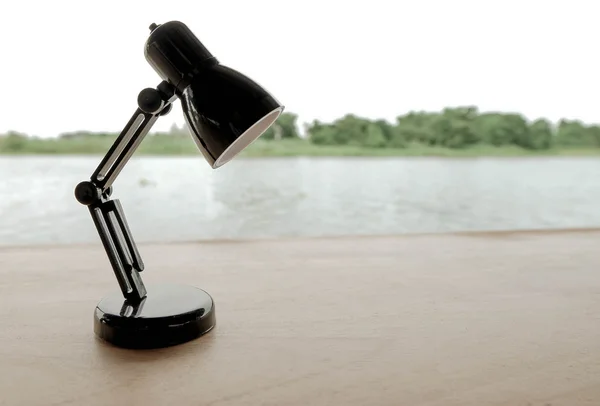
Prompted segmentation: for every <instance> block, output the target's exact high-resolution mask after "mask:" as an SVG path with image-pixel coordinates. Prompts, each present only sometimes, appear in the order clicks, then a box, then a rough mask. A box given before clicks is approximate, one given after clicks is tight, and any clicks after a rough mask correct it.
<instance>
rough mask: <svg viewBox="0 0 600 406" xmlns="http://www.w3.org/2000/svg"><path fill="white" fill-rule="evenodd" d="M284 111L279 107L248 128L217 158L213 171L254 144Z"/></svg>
mask: <svg viewBox="0 0 600 406" xmlns="http://www.w3.org/2000/svg"><path fill="white" fill-rule="evenodd" d="M282 111H283V107H278V108H276V109H275V110H273V111H272V112H270V113H269V114H267V115H266V116H264V117H263V118H261V119H260V120H258V121H257V122H256V123H254V124H253V125H252V126H251V127H250V128H248V129H247V130H246V131H244V133H243V134H242V135H240V136H239V137H238V138H237V139H236V140H235V141H233V142H232V143H231V145H230V146H228V147H227V149H226V150H225V151H223V153H222V154H221V156H220V157H218V158H217V160H216V161H215V163H214V165H213V169H216V168H218V167H219V166H222V165H225V164H226V163H227V162H229V161H231V160H232V159H233V158H234V157H235V156H236V155H237V154H239V153H240V152H242V150H243V149H244V148H246V147H247V146H248V145H250V144H252V143H253V142H254V140H256V139H257V138H258V137H260V136H261V135H262V133H264V132H265V131H266V130H267V128H269V126H270V125H271V124H273V123H274V122H275V120H277V118H278V117H279V115H280V114H281V112H282Z"/></svg>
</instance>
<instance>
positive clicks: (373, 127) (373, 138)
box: [363, 123, 388, 148]
mask: <svg viewBox="0 0 600 406" xmlns="http://www.w3.org/2000/svg"><path fill="white" fill-rule="evenodd" d="M387 143H388V141H387V140H386V138H385V135H384V133H383V130H382V129H381V127H380V126H379V125H377V124H376V123H371V124H369V126H368V127H367V135H366V137H365V139H364V142H363V146H365V147H369V148H383V147H385V146H386V144H387Z"/></svg>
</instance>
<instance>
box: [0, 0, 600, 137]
mask: <svg viewBox="0 0 600 406" xmlns="http://www.w3.org/2000/svg"><path fill="white" fill-rule="evenodd" d="M596 3H597V2H595V1H592V0H569V1H561V0H552V1H542V0H539V1H536V0H521V1H516V0H502V1H496V0H437V1H435V0H419V1H416V0H410V1H404V0H369V1H363V0H352V1H335V0H320V1H313V0H303V1H297V0H287V1H282V0H279V1H275V0H252V1H250V0H218V1H216V0H211V1H208V0H195V1H183V0H162V1H155V0H145V1H124V0H121V1H118V2H117V1H115V0H103V1H97V2H88V1H82V0H78V1H67V0H53V1H48V0H40V1H31V0H19V1H15V0H12V1H10V0H8V1H2V2H1V5H0V46H1V49H2V54H1V60H0V76H2V78H3V83H2V86H1V87H0V95H1V97H0V133H2V132H6V131H9V130H13V131H19V132H24V133H28V134H31V135H36V136H41V137H53V136H56V135H58V134H60V133H62V132H70V131H78V130H86V131H110V132H119V131H121V129H122V128H123V126H124V125H125V124H126V123H127V121H128V120H129V118H130V117H131V115H132V114H133V113H134V111H135V109H136V108H137V103H136V99H137V94H138V93H139V91H140V90H142V89H143V88H146V87H154V86H156V85H157V84H158V83H159V82H160V78H159V77H158V75H157V74H156V73H155V72H154V71H153V70H152V68H151V67H150V65H149V64H148V63H147V62H146V60H145V58H144V54H143V47H144V42H145V41H146V38H147V36H148V34H149V29H148V27H149V25H150V24H151V23H157V24H160V23H163V22H166V21H170V20H179V21H182V22H183V23H185V24H186V25H188V27H189V28H190V29H191V30H192V31H193V32H194V33H195V34H196V35H197V36H198V38H199V39H200V40H201V41H202V42H203V43H204V45H205V46H206V47H207V48H208V49H209V50H210V51H211V52H212V53H213V55H214V56H216V57H217V58H218V59H219V61H220V62H221V63H222V64H224V65H227V66H230V67H232V68H234V69H236V70H239V71H240V72H242V73H244V74H246V75H247V76H249V77H251V78H252V79H254V80H256V81H257V82H258V83H260V84H261V85H263V86H264V87H265V88H266V89H267V90H269V91H270V92H271V93H272V94H273V95H274V96H275V97H276V98H277V99H278V100H279V101H280V102H281V103H283V104H284V105H285V107H286V111H288V112H292V113H295V114H297V115H298V117H299V118H298V120H299V125H300V126H302V123H304V122H310V121H312V120H314V119H318V120H321V121H333V120H335V119H337V118H339V117H342V116H343V115H345V114H347V113H353V114H356V115H359V116H363V117H368V118H373V119H374V118H383V119H387V120H390V121H392V120H394V119H395V117H397V116H398V115H401V114H404V113H406V112H408V111H411V110H439V109H442V108H444V107H446V106H459V105H474V106H477V107H479V108H480V109H481V110H482V111H492V110H494V111H511V112H520V113H522V114H524V115H525V116H526V117H528V118H529V119H535V118H538V117H546V118H548V119H550V120H552V121H554V122H555V121H557V120H558V119H560V118H563V117H564V118H570V119H580V120H583V121H585V122H588V123H592V122H593V123H597V122H600V103H598V95H600V57H599V55H600V52H599V50H598V40H599V38H600V24H598V19H597V16H598V13H599V12H600V4H596ZM183 122H184V119H183V116H182V114H181V107H180V105H179V102H176V103H175V106H174V109H173V111H172V112H171V113H170V114H169V115H167V116H165V117H162V118H161V119H159V120H158V121H157V123H156V124H155V126H154V128H153V129H152V131H163V130H168V129H169V128H170V127H171V125H172V124H173V123H176V124H178V125H180V126H181V125H182V124H183Z"/></svg>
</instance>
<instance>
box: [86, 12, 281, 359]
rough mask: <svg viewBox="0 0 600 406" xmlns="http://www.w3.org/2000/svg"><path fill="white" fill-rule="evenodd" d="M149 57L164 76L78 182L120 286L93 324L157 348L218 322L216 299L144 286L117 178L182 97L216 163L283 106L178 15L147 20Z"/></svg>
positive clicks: (113, 339)
mask: <svg viewBox="0 0 600 406" xmlns="http://www.w3.org/2000/svg"><path fill="white" fill-rule="evenodd" d="M150 31H151V33H150V36H149V38H148V39H147V41H146V44H145V49H144V54H145V56H146V60H147V61H148V62H149V63H150V65H151V66H152V67H153V68H154V70H155V71H156V72H157V73H158V74H159V75H160V77H161V78H162V79H163V81H162V82H161V83H160V84H159V85H158V86H157V87H156V89H152V88H147V89H144V90H142V91H141V92H140V93H139V95H138V109H137V110H136V112H135V113H134V114H133V116H132V117H131V119H130V120H129V122H128V123H127V125H126V126H125V128H124V129H123V131H122V132H121V134H120V135H119V136H118V138H117V139H116V141H115V142H114V144H113V145H112V146H111V147H110V149H109V151H108V153H107V154H106V156H105V157H104V159H102V162H100V165H99V166H98V168H96V170H95V171H94V173H93V174H92V176H91V179H90V181H85V182H81V183H79V184H78V185H77V187H76V188H75V197H76V198H77V200H78V201H79V202H80V203H81V204H84V205H86V206H88V208H89V210H90V213H91V215H92V219H93V220H94V224H95V226H96V229H97V230H98V233H99V234H100V239H101V241H102V244H103V245H104V249H105V250H106V253H107V255H108V258H109V260H110V263H111V265H112V268H113V271H114V273H115V275H116V277H117V280H118V282H119V285H120V287H121V292H117V293H115V294H113V295H110V296H107V297H105V298H104V299H102V300H101V301H100V303H98V305H97V307H96V309H95V314H94V331H95V333H96V335H97V336H98V337H100V338H101V339H103V340H105V341H108V342H110V343H112V344H114V345H116V346H120V347H125V348H158V347H166V346H169V345H175V344H180V343H183V342H186V341H190V340H193V339H195V338H197V337H199V336H201V335H202V334H205V333H207V332H209V331H210V330H212V328H213V327H214V326H215V320H216V319H215V305H214V302H213V299H212V297H211V296H210V295H209V294H208V293H206V292H205V291H203V290H200V289H197V288H195V287H190V286H178V285H168V286H155V287H152V288H150V289H149V290H148V292H147V291H146V287H145V286H144V283H143V282H142V278H141V276H140V272H142V271H143V270H144V263H143V262H142V258H141V257H140V253H139V251H138V249H137V247H136V245H135V242H134V240H133V236H132V234H131V231H130V229H129V227H128V225H127V221H126V220H125V215H124V213H123V208H122V207H121V203H120V202H119V201H118V200H111V199H110V196H111V194H112V184H113V183H114V181H115V179H116V178H117V176H118V175H119V173H120V172H121V170H122V169H123V167H124V166H125V164H126V163H127V161H128V160H129V159H130V158H131V156H132V155H133V153H134V152H135V150H136V148H137V147H138V146H139V144H140V143H141V142H142V140H143V138H144V136H145V135H146V134H147V133H148V131H149V130H150V128H151V127H152V125H153V124H154V122H155V121H156V120H157V119H158V118H159V117H160V116H164V115H165V114H167V113H169V111H170V110H171V107H172V104H171V103H173V102H174V101H175V100H176V99H177V98H179V99H180V100H181V104H182V107H183V112H184V115H185V119H186V122H187V124H188V127H189V129H190V132H191V135H192V138H193V140H194V141H195V143H196V145H197V146H198V148H199V149H200V151H201V152H202V154H203V155H204V158H205V159H206V160H207V161H208V163H209V164H210V165H211V167H212V168H213V169H216V168H218V167H220V166H222V165H224V164H226V163H227V162H229V161H230V160H231V159H233V158H234V157H235V156H236V155H237V154H238V153H239V152H240V151H241V150H243V149H244V148H245V147H247V146H248V145H249V144H250V143H251V142H252V141H254V140H255V139H257V138H258V137H259V136H260V135H262V134H263V133H264V132H265V131H266V130H267V128H269V127H270V126H271V125H272V124H273V123H274V122H275V120H277V118H278V117H279V115H280V114H281V112H282V111H283V109H284V107H283V106H282V105H281V104H280V103H279V102H278V101H277V100H276V99H275V98H274V97H273V96H271V95H270V94H269V93H268V92H267V91H266V90H265V89H263V88H262V87H261V86H259V85H258V84H256V83H255V82H253V81H252V80H251V79H249V78H247V77H246V76H244V75H242V74H241V73H239V72H237V71H235V70H233V69H231V68H228V67H226V66H223V65H221V64H219V62H218V61H217V59H216V58H215V57H214V56H212V54H211V53H210V52H209V51H208V50H207V49H206V48H205V47H204V45H202V43H201V42H200V41H199V40H198V38H196V36H195V35H194V34H193V33H192V32H191V31H190V30H189V28H188V27H187V26H185V25H184V24H183V23H181V22H179V21H171V22H168V23H165V24H161V25H156V24H152V25H151V26H150Z"/></svg>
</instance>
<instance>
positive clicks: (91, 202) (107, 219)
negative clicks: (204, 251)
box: [75, 82, 176, 305]
mask: <svg viewBox="0 0 600 406" xmlns="http://www.w3.org/2000/svg"><path fill="white" fill-rule="evenodd" d="M175 98H176V96H175V92H174V88H173V87H172V86H171V85H169V84H168V83H167V82H162V83H161V84H159V85H158V86H157V88H156V89H151V88H147V89H144V90H142V91H141V92H140V94H139V95H138V109H137V110H136V111H135V113H134V114H133V116H132V117H131V119H130V120H129V122H128V123H127V124H126V125H125V128H123V130H122V131H121V133H120V134H119V136H118V137H117V139H116V140H115V142H114V143H113V145H112V146H111V147H110V149H109V150H108V152H107V153H106V155H105V156H104V158H103V159H102V161H101V162H100V164H99V165H98V167H97V168H96V170H95V171H94V173H93V174H92V176H91V178H90V180H89V181H84V182H81V183H79V184H78V185H77V187H76V188H75V198H76V199H77V201H79V203H81V204H83V205H86V206H88V209H89V211H90V215H91V216H92V220H93V221H94V225H95V226H96V230H97V231H98V234H99V236H100V240H101V241H102V245H103V246H104V250H105V251H106V254H107V255H108V259H109V261H110V264H111V266H112V268H113V271H114V273H115V276H116V278H117V281H118V282H119V286H120V288H121V291H122V292H123V296H124V297H125V299H126V301H127V302H129V303H131V304H133V305H136V304H139V303H140V302H142V300H143V299H144V298H145V297H146V288H145V286H144V283H143V281H142V278H141V276H140V272H142V271H143V270H144V263H143V262H142V258H141V255H140V253H139V251H138V249H137V246H136V244H135V241H134V239H133V235H132V233H131V230H130V229H129V225H128V224H127V220H126V219H125V213H124V211H123V207H122V206H121V202H119V200H111V199H110V195H111V194H112V184H113V183H114V181H115V180H116V178H117V176H118V175H119V173H120V172H121V170H122V169H123V168H124V167H125V165H126V164H127V162H128V161H129V159H130V158H131V156H132V155H133V153H134V152H135V150H136V149H137V148H138V146H139V145H140V143H141V142H142V140H143V139H144V137H145V136H146V135H147V134H148V132H149V131H150V129H151V128H152V126H153V125H154V123H155V122H156V120H157V119H158V117H159V116H163V115H166V114H168V113H169V112H170V110H171V107H172V104H171V103H172V102H173V101H174V100H175Z"/></svg>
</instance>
